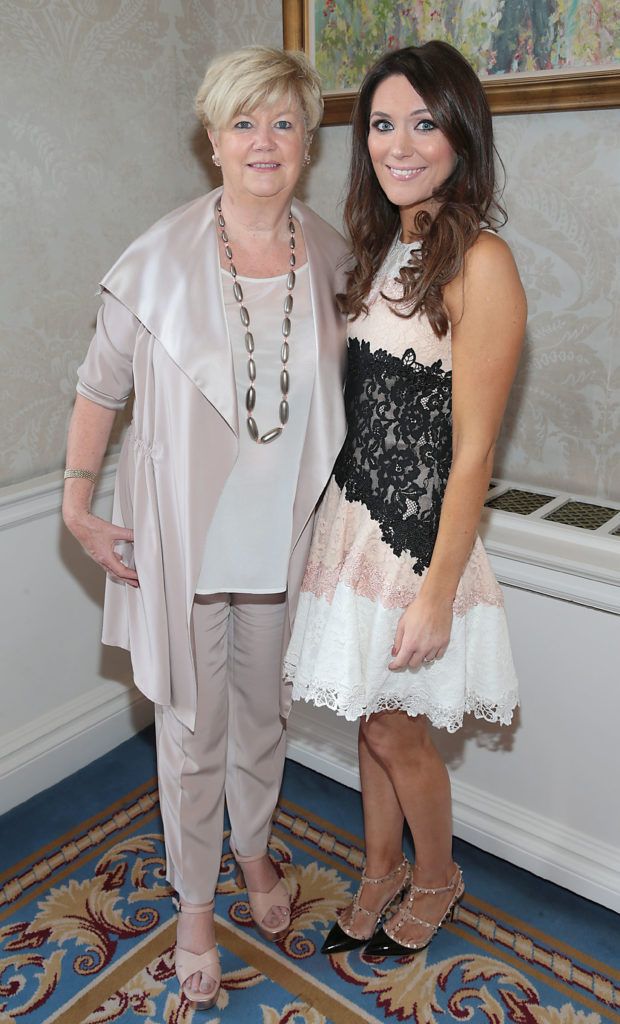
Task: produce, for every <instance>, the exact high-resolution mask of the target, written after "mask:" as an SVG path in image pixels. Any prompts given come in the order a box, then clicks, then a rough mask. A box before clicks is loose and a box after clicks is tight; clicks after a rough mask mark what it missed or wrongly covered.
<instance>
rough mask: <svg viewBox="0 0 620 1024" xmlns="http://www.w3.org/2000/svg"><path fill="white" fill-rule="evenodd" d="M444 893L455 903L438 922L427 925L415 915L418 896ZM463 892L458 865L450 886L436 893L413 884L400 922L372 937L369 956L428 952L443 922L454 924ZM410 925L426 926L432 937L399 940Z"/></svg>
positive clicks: (402, 905) (391, 922)
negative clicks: (410, 923) (407, 940)
mask: <svg viewBox="0 0 620 1024" xmlns="http://www.w3.org/2000/svg"><path fill="white" fill-rule="evenodd" d="M442 892H451V893H452V899H451V900H450V902H449V903H448V906H447V907H446V909H445V911H444V912H443V915H442V916H441V918H440V919H439V921H424V920H423V919H422V918H421V917H418V916H417V914H415V913H414V907H415V900H416V897H417V896H437V895H438V894H439V893H442ZM464 892H465V885H464V884H463V875H462V872H461V869H460V867H459V866H458V864H457V865H456V871H455V872H454V874H453V876H452V878H451V879H450V882H449V883H448V885H440V886H437V887H436V888H434V889H425V888H423V887H422V886H421V885H415V884H414V883H413V882H412V883H411V885H410V887H409V893H408V894H407V896H406V898H405V899H404V900H403V902H402V904H401V907H400V910H399V913H398V915H396V917H397V918H398V920H394V919H392V920H391V921H390V922H389V923H388V924H386V925H384V927H383V928H380V929H379V930H378V931H377V932H376V933H375V934H374V935H373V937H372V939H371V941H370V942H369V943H368V945H367V946H366V954H367V956H405V955H406V954H407V953H413V952H415V951H416V950H420V949H426V947H427V946H428V945H429V943H430V942H431V940H432V939H433V938H434V937H435V935H436V934H437V932H438V931H439V929H440V928H441V926H442V924H443V923H444V921H447V920H452V916H453V914H454V908H455V907H456V905H457V903H458V902H459V900H460V899H461V898H462V896H463V893H464ZM409 922H413V923H414V924H419V925H423V926H424V928H427V929H428V933H429V934H428V938H425V939H424V940H422V941H420V942H406V941H405V940H404V939H402V935H401V936H400V937H399V932H402V929H403V926H404V925H405V924H407V923H409Z"/></svg>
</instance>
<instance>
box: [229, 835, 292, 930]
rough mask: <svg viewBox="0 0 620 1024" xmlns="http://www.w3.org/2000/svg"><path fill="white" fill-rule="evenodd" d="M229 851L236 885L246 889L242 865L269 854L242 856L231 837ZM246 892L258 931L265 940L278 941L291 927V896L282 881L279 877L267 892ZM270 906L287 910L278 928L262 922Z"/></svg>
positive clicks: (250, 890)
mask: <svg viewBox="0 0 620 1024" xmlns="http://www.w3.org/2000/svg"><path fill="white" fill-rule="evenodd" d="M230 852H231V853H232V855H233V857H234V858H235V860H236V862H237V868H238V874H237V885H238V886H239V888H240V889H247V886H246V884H245V875H244V873H243V865H244V864H251V863H253V862H254V861H257V860H262V859H263V857H264V856H269V854H268V853H266V854H265V853H261V854H259V855H258V856H257V857H242V856H241V854H240V853H237V850H236V849H235V845H234V843H233V840H232V837H231V839H230ZM247 894H248V900H249V903H250V913H251V915H252V920H253V921H254V924H255V925H256V928H257V930H258V932H259V933H260V935H262V937H263V938H264V939H266V940H267V942H279V941H280V939H283V938H284V936H285V935H286V933H287V932H288V930H289V928H290V927H291V910H290V904H291V897H290V895H289V893H288V890H287V888H286V886H285V884H284V882H283V881H282V879H281V878H279V879H278V881H277V882H276V884H275V885H274V886H273V888H271V889H270V890H269V892H258V891H256V890H255V889H247ZM272 907H285V908H286V910H287V915H286V920H285V922H284V924H283V925H281V926H280V927H279V928H269V927H268V926H267V925H265V924H263V921H264V919H265V917H266V916H267V914H268V913H269V911H270V910H271V908H272Z"/></svg>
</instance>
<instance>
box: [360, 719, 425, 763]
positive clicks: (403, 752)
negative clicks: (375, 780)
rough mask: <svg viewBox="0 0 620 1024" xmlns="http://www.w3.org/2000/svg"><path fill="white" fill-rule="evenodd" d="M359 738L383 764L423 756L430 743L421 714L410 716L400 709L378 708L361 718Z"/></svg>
mask: <svg viewBox="0 0 620 1024" xmlns="http://www.w3.org/2000/svg"><path fill="white" fill-rule="evenodd" d="M360 739H361V742H363V743H365V744H366V746H367V747H368V749H369V751H370V753H371V754H372V755H373V756H374V757H376V758H377V760H378V761H380V762H381V763H382V764H384V765H388V766H389V765H390V764H398V763H402V761H403V759H404V758H405V757H406V759H407V761H410V760H411V758H412V757H413V758H417V757H421V758H424V757H425V756H426V754H427V753H428V752H430V751H431V750H432V751H433V752H434V747H433V744H432V741H431V738H430V733H429V729H428V722H427V720H426V718H424V717H423V716H422V715H420V716H418V717H416V718H413V717H411V716H410V715H407V714H405V713H404V712H400V711H396V712H390V711H387V712H380V713H379V714H376V715H371V716H370V718H368V719H362V722H361V723H360Z"/></svg>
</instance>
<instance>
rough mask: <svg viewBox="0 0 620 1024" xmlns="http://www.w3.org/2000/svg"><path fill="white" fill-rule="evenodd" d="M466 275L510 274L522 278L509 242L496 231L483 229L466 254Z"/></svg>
mask: <svg viewBox="0 0 620 1024" xmlns="http://www.w3.org/2000/svg"><path fill="white" fill-rule="evenodd" d="M464 271H465V277H468V276H471V277H473V278H476V277H478V275H484V276H486V275H488V274H493V275H495V274H498V273H499V274H510V275H512V276H514V277H515V279H516V280H520V278H519V271H518V270H517V265H516V263H515V261H514V256H513V255H512V250H511V248H510V246H509V245H508V243H507V242H505V241H504V239H503V238H500V237H499V235H496V234H495V232H494V231H481V232H480V234H479V235H478V237H477V239H476V241H475V242H474V244H473V245H472V247H471V248H470V249H468V251H467V252H466V254H465V266H464Z"/></svg>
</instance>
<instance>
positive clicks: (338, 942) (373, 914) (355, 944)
mask: <svg viewBox="0 0 620 1024" xmlns="http://www.w3.org/2000/svg"><path fill="white" fill-rule="evenodd" d="M399 874H400V875H401V878H400V881H399V882H398V885H397V887H396V890H395V892H392V893H390V895H389V896H388V897H387V899H386V900H385V902H384V904H383V906H381V907H380V908H379V910H376V911H375V910H366V908H365V907H362V906H360V897H361V894H362V889H363V887H364V886H365V885H381V883H382V882H389V881H391V879H393V878H394V879H396V878H398V876H399ZM410 882H411V868H410V866H409V861H408V860H407V858H406V857H403V859H402V860H401V862H400V863H399V864H398V866H397V867H395V868H394V870H393V871H390V873H389V874H388V875H383V876H382V877H381V878H369V877H368V875H367V874H366V872H363V873H362V877H361V879H360V884H359V886H358V889H357V892H356V893H355V896H354V897H353V903H352V904H351V915H350V918H349V924H348V925H347V926H346V927H345V926H343V925H342V924H341V923H340V918H339V919H338V921H336V923H335V924H334V925H333V926H332V929H331V931H330V933H329V935H328V936H327V938H326V939H325V942H324V943H323V945H322V947H321V953H344V952H347V951H348V950H351V949H358V948H359V947H360V946H365V945H366V943H367V942H370V941H371V939H372V937H373V935H374V934H375V930H376V927H377V924H378V923H379V921H380V920H381V918H382V917H383V915H384V914H385V913H386V912H387V911H388V910H389V908H390V907H391V906H392V904H393V903H395V902H396V901H397V900H398V899H399V898H400V897H401V895H402V894H403V892H405V890H406V889H407V887H408V886H409V884H410ZM356 914H362V915H363V916H364V917H365V918H366V920H367V921H368V922H369V923H370V933H369V934H368V935H359V934H357V935H356V934H355V931H354V930H352V929H351V924H350V922H351V921H352V920H353V917H354V916H355V915H356Z"/></svg>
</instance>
